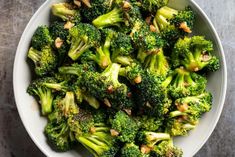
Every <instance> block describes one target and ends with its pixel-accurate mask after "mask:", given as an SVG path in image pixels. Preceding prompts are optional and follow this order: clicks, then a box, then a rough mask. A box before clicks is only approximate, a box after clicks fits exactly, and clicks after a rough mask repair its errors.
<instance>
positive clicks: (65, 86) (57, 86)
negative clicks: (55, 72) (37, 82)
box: [42, 78, 70, 92]
mask: <svg viewBox="0 0 235 157" xmlns="http://www.w3.org/2000/svg"><path fill="white" fill-rule="evenodd" d="M42 85H43V86H45V87H47V88H50V89H53V90H55V91H63V92H66V91H68V90H69V88H70V87H69V81H68V80H63V81H61V82H60V81H59V80H57V79H56V78H52V79H51V80H46V81H45V82H43V83H42Z"/></svg>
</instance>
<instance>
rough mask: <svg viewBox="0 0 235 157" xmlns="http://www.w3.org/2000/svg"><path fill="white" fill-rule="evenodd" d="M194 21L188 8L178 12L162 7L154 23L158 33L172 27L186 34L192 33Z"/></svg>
mask: <svg viewBox="0 0 235 157" xmlns="http://www.w3.org/2000/svg"><path fill="white" fill-rule="evenodd" d="M194 20H195V15H194V12H193V11H192V10H191V9H190V8H189V7H187V8H186V9H185V10H182V11H179V10H176V9H173V8H170V7H168V6H164V7H162V8H160V9H159V10H158V11H157V13H156V16H155V19H154V23H155V26H156V27H159V29H160V31H162V30H164V29H166V28H167V27H168V26H170V25H172V26H174V27H175V28H177V29H179V30H180V31H182V33H183V32H184V33H185V34H186V33H191V32H192V28H193V24H194Z"/></svg>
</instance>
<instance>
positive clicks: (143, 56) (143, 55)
mask: <svg viewBox="0 0 235 157" xmlns="http://www.w3.org/2000/svg"><path fill="white" fill-rule="evenodd" d="M148 55H149V54H147V53H146V52H145V51H144V50H142V49H141V48H140V49H139V50H138V54H137V59H138V60H139V61H140V63H144V61H145V59H146V57H147V56H148Z"/></svg>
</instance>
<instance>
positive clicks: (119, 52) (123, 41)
mask: <svg viewBox="0 0 235 157" xmlns="http://www.w3.org/2000/svg"><path fill="white" fill-rule="evenodd" d="M111 50H112V60H113V61H114V62H116V61H118V58H120V57H123V56H130V55H131V54H132V52H133V51H134V48H133V46H132V41H131V38H130V36H128V35H126V34H124V33H117V34H116V36H115V38H114V40H113V42H112V45H111Z"/></svg>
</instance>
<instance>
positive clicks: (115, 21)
mask: <svg viewBox="0 0 235 157" xmlns="http://www.w3.org/2000/svg"><path fill="white" fill-rule="evenodd" d="M122 22H124V18H123V12H122V9H119V8H114V9H113V10H112V11H110V12H108V13H106V14H103V15H100V16H98V17H97V18H96V19H94V20H93V21H92V24H93V25H94V26H96V27H97V28H105V27H110V26H118V25H119V24H120V23H122Z"/></svg>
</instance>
